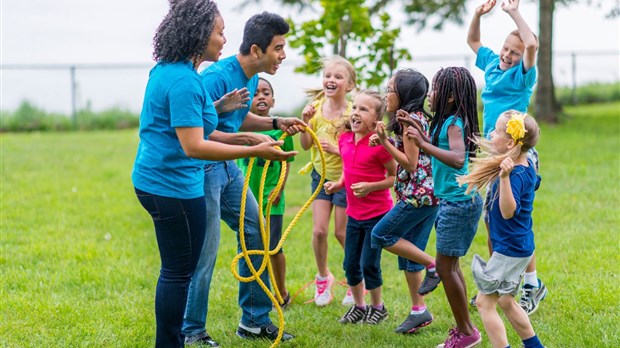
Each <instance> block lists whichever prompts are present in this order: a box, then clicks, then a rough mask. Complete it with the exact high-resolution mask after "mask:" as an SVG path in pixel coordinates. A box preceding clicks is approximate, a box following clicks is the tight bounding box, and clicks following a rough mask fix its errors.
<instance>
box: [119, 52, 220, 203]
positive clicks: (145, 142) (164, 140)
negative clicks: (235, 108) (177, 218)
mask: <svg viewBox="0 0 620 348" xmlns="http://www.w3.org/2000/svg"><path fill="white" fill-rule="evenodd" d="M216 124H217V113H216V111H215V107H214V106H213V102H212V101H211V98H209V96H208V95H207V94H206V92H205V90H204V87H203V86H202V83H201V81H200V76H199V75H198V73H196V70H195V69H194V66H193V65H192V64H191V63H190V62H177V63H164V62H159V63H157V65H155V67H154V68H153V69H151V72H150V73H149V81H148V83H147V85H146V92H145V94H144V102H143V105H142V112H141V113H140V128H139V131H138V132H139V135H140V143H139V144H138V151H137V154H136V159H135V162H134V166H133V172H132V175H131V177H132V181H133V185H134V187H136V188H137V189H139V190H142V191H145V192H149V193H152V194H156V195H160V196H165V197H172V198H179V199H193V198H198V197H201V196H203V195H204V187H203V183H204V174H203V169H202V168H203V165H204V161H202V160H199V159H195V158H190V157H187V156H186V155H185V152H184V151H183V148H182V147H181V143H180V142H179V139H178V137H177V134H176V128H177V127H203V128H204V131H205V137H207V136H208V134H209V133H211V132H212V131H213V130H214V129H215V126H216Z"/></svg>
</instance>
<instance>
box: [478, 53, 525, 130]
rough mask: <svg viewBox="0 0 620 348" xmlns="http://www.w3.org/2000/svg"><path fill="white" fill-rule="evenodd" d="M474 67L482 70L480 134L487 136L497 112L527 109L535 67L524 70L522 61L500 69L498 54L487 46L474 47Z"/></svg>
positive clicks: (493, 126)
mask: <svg viewBox="0 0 620 348" xmlns="http://www.w3.org/2000/svg"><path fill="white" fill-rule="evenodd" d="M476 66H477V67H478V68H480V69H482V70H484V82H485V86H484V89H483V90H482V96H481V97H482V103H483V104H484V112H483V114H482V121H483V136H484V137H486V138H488V136H489V133H491V132H492V131H493V129H495V122H497V118H498V117H499V115H500V114H501V113H502V112H504V111H508V110H511V109H513V110H517V111H521V112H527V107H528V105H529V104H530V97H531V96H532V92H533V90H534V85H535V84H536V67H532V68H531V69H530V70H528V71H527V72H525V69H524V67H523V60H521V63H519V65H517V66H513V67H512V68H510V69H508V70H505V71H503V70H500V68H499V55H497V54H496V53H494V52H493V51H491V49H490V48H488V47H485V46H482V47H480V48H479V49H478V55H477V57H476Z"/></svg>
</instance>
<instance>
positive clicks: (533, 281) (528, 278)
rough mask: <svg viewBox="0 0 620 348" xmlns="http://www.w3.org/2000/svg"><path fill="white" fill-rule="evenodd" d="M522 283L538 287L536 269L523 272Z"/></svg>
mask: <svg viewBox="0 0 620 348" xmlns="http://www.w3.org/2000/svg"><path fill="white" fill-rule="evenodd" d="M523 284H524V285H525V284H528V285H531V286H533V287H535V288H537V287H538V276H537V275H536V271H534V272H530V273H528V272H525V275H524V276H523Z"/></svg>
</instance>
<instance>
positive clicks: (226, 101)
mask: <svg viewBox="0 0 620 348" xmlns="http://www.w3.org/2000/svg"><path fill="white" fill-rule="evenodd" d="M249 101H250V92H248V89H247V88H245V87H243V88H242V89H239V90H238V89H236V88H235V89H234V90H233V91H232V92H228V93H226V94H224V96H222V98H220V99H219V100H217V101H215V102H214V103H213V106H215V110H216V111H217V113H218V114H221V113H224V112H231V111H235V110H238V109H243V108H245V107H247V106H248V104H247V103H248V102H249Z"/></svg>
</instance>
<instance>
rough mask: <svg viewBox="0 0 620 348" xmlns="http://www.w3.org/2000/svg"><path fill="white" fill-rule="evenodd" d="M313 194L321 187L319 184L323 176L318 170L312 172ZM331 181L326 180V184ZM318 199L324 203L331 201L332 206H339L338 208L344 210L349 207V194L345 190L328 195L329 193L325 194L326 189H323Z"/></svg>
mask: <svg viewBox="0 0 620 348" xmlns="http://www.w3.org/2000/svg"><path fill="white" fill-rule="evenodd" d="M311 175H312V185H311V188H312V192H311V193H314V190H316V188H317V186H319V182H320V181H321V174H319V173H317V171H316V170H314V169H313V170H312V174H311ZM328 181H329V180H325V182H328ZM316 199H321V200H324V201H329V202H331V204H333V205H335V206H337V207H342V208H346V207H347V194H346V191H345V190H344V189H342V190H340V191H338V192H336V193H332V194H331V195H330V194H327V192H325V189H324V188H322V187H321V191H319V195H318V196H316Z"/></svg>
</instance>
